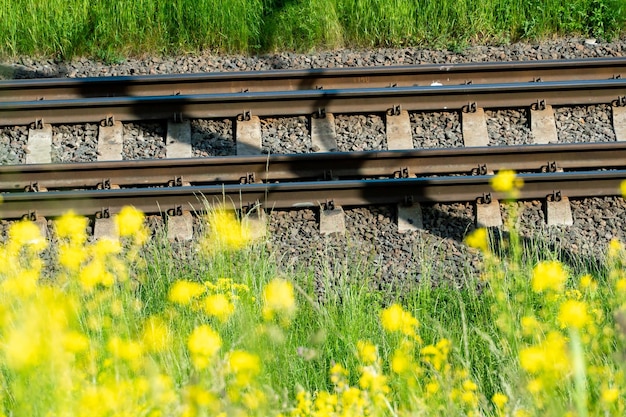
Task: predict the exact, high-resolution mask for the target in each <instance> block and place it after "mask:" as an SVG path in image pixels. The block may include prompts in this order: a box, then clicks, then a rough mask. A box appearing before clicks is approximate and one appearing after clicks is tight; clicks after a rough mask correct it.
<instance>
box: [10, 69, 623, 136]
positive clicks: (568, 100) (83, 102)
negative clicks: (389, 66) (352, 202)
mask: <svg viewBox="0 0 626 417" xmlns="http://www.w3.org/2000/svg"><path fill="white" fill-rule="evenodd" d="M593 104H613V105H625V104H626V79H612V80H583V81H551V82H529V83H503V84H470V85H443V86H418V87H394V88H353V89H345V90H342V89H337V90H298V91H273V92H258V93H251V92H246V93H224V94H200V95H174V96H150V97H112V98H111V97H104V98H100V97H99V98H83V99H75V100H49V101H48V100H42V101H21V102H4V103H0V125H27V124H31V123H33V122H38V123H41V122H42V121H43V122H46V123H90V122H100V121H103V120H111V119H114V120H117V121H133V120H163V119H174V120H182V119H186V118H190V119H196V118H235V117H237V118H244V119H245V118H248V117H249V116H250V115H257V116H275V117H276V116H294V115H309V114H320V115H323V114H324V113H325V112H329V113H378V112H379V113H384V112H390V113H395V112H397V111H398V110H400V109H403V110H409V111H437V110H445V111H455V110H462V111H473V109H475V108H477V107H481V108H520V107H531V108H532V107H535V108H541V107H543V106H544V105H568V106H573V105H593Z"/></svg>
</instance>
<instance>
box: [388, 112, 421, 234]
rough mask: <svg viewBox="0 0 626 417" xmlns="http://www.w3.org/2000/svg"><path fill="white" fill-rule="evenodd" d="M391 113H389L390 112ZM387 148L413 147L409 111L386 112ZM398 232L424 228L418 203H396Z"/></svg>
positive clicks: (403, 148)
mask: <svg viewBox="0 0 626 417" xmlns="http://www.w3.org/2000/svg"><path fill="white" fill-rule="evenodd" d="M390 113H391V114H390ZM385 130H386V136H387V149H389V150H390V151H392V150H406V149H413V135H412V134H411V120H410V118H409V112H408V111H406V110H402V111H401V112H400V113H399V114H394V113H393V112H387V114H386V117H385ZM396 210H397V213H398V218H397V222H398V232H400V233H404V232H412V231H415V230H419V229H423V228H424V220H423V216H422V206H421V205H420V204H419V203H413V204H398V205H397V206H396Z"/></svg>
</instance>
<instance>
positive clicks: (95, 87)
mask: <svg viewBox="0 0 626 417" xmlns="http://www.w3.org/2000/svg"><path fill="white" fill-rule="evenodd" d="M620 76H622V77H626V58H599V59H572V60H545V61H519V62H515V61H513V62H488V63H469V64H468V63H466V64H422V65H406V66H388V67H365V68H329V69H321V68H316V69H301V70H270V71H245V72H244V71H242V72H215V73H196V74H172V75H152V76H114V77H90V78H53V79H50V78H40V79H32V80H9V81H0V101H30V100H65V99H76V98H88V97H121V96H155V95H173V94H179V95H192V94H215V93H238V92H242V91H250V92H260V91H284V90H314V89H318V88H324V89H345V88H362V87H389V86H392V85H396V86H405V87H406V86H415V85H431V84H433V83H439V84H444V85H448V84H450V85H454V84H467V83H473V84H487V83H507V82H531V81H537V80H542V81H564V80H580V79H610V78H617V77H620Z"/></svg>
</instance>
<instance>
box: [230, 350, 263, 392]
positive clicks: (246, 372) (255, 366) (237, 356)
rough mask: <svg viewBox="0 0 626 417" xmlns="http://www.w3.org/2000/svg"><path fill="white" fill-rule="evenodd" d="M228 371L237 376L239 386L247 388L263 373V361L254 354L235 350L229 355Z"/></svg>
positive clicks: (236, 380)
mask: <svg viewBox="0 0 626 417" xmlns="http://www.w3.org/2000/svg"><path fill="white" fill-rule="evenodd" d="M228 370H229V372H230V373H233V374H234V375H235V382H236V383H237V385H239V386H246V385H249V384H250V382H251V381H252V379H253V378H254V377H255V376H257V375H258V374H259V372H261V361H260V359H259V357H258V356H257V355H255V354H253V353H248V352H246V351H243V350H234V351H232V352H230V354H229V355H228Z"/></svg>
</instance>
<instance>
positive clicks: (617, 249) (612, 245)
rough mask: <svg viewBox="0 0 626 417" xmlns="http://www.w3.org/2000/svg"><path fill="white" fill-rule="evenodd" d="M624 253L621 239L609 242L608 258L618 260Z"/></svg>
mask: <svg viewBox="0 0 626 417" xmlns="http://www.w3.org/2000/svg"><path fill="white" fill-rule="evenodd" d="M623 251H624V244H623V243H622V242H620V240H619V239H616V238H613V239H611V241H610V242H609V249H608V256H609V258H616V257H619V255H620V254H621V253H622V252H623Z"/></svg>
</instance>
